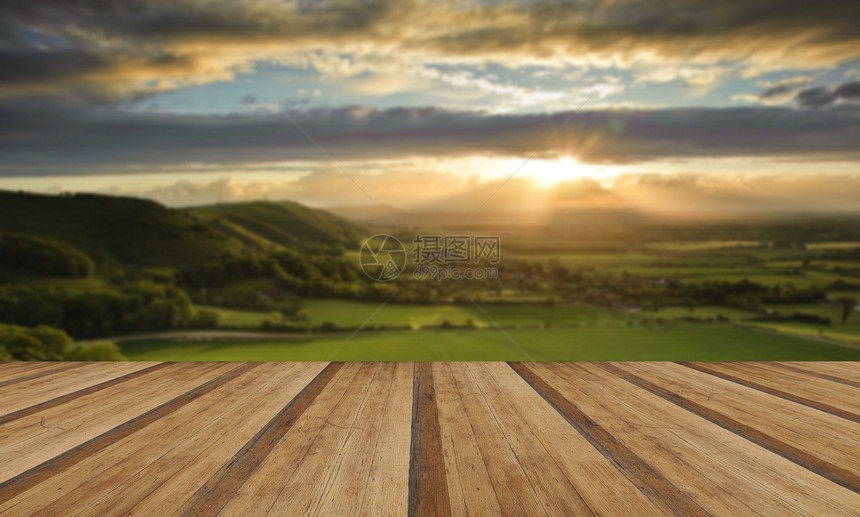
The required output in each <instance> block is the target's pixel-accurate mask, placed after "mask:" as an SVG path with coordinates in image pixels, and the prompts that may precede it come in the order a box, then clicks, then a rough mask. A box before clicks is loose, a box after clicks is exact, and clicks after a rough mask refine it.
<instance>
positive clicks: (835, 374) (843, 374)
mask: <svg viewBox="0 0 860 517" xmlns="http://www.w3.org/2000/svg"><path fill="white" fill-rule="evenodd" d="M769 364H771V365H773V366H777V367H779V368H785V369H789V370H794V371H796V372H800V373H804V374H807V375H815V376H818V377H821V378H822V379H827V380H831V381H833V382H838V383H841V384H846V385H848V386H854V387H855V388H860V363H856V362H854V363H847V364H842V363H818V362H805V363H798V362H784V363H769Z"/></svg>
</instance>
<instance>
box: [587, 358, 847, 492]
mask: <svg viewBox="0 0 860 517" xmlns="http://www.w3.org/2000/svg"><path fill="white" fill-rule="evenodd" d="M601 367H603V368H605V369H606V370H607V371H609V372H611V373H614V374H616V375H618V376H619V377H621V378H623V379H625V380H627V381H629V382H630V383H631V384H634V385H636V386H639V387H640V388H643V389H646V390H648V391H650V392H651V393H654V394H656V395H659V396H661V397H663V398H665V399H666V400H669V401H670V402H672V403H674V404H676V405H677V406H679V407H681V408H683V409H686V410H687V411H691V412H693V413H696V414H697V415H699V416H702V417H704V418H706V419H708V420H710V421H711V422H713V423H715V424H717V425H719V426H721V427H724V428H726V429H729V430H731V431H732V432H734V433H737V434H739V435H741V436H743V437H745V438H747V439H748V440H750V441H753V442H755V443H757V444H758V445H760V446H762V447H764V448H766V449H768V450H770V451H772V452H775V453H777V454H779V455H781V456H784V457H785V458H788V459H789V460H791V461H793V462H795V463H797V464H798V465H800V466H802V467H804V468H806V469H808V470H811V471H813V472H815V473H817V474H819V475H821V476H824V477H826V478H827V479H830V480H831V481H833V482H835V483H838V484H840V485H842V486H844V487H846V488H848V489H850V490H852V491H854V492H857V493H860V475H858V469H860V448H858V447H857V444H858V443H860V428H858V427H857V426H856V424H853V423H852V422H845V421H844V420H842V419H838V418H836V417H830V416H829V415H826V414H823V413H818V414H809V412H810V411H812V410H810V409H809V408H804V407H803V406H801V405H798V404H794V406H795V407H785V406H786V403H787V402H786V401H784V400H782V399H781V398H777V397H772V396H770V395H767V394H760V393H757V392H756V391H755V390H752V389H749V388H747V389H746V391H744V392H742V393H740V395H738V394H737V392H736V391H734V388H733V387H731V386H728V385H727V384H726V383H729V384H734V383H731V382H730V381H725V380H722V379H714V378H713V377H712V376H709V375H707V374H704V373H700V372H697V371H693V370H689V369H687V368H684V367H683V366H679V365H659V366H656V367H655V366H649V367H639V368H636V367H635V366H631V365H626V364H625V365H623V366H622V367H619V366H617V365H614V364H608V363H603V364H601ZM678 368H681V369H684V370H687V372H690V373H689V374H688V373H687V372H681V371H679V370H678ZM634 372H635V373H634ZM708 377H710V378H708ZM654 381H657V382H654ZM721 390H722V391H721ZM718 394H722V395H725V396H727V402H723V400H722V398H718V397H716V396H715V395H718ZM762 397H770V404H769V406H765V407H767V408H768V410H769V411H767V412H763V411H762V406H761V405H760V404H758V402H759V401H761V400H762ZM708 402H710V403H711V406H712V407H716V408H718V409H712V407H709V406H708ZM788 404H793V403H790V402H788ZM828 417H829V418H828ZM828 419H830V421H828ZM834 419H835V420H837V421H834ZM852 426H853V427H852ZM816 435H818V436H821V437H822V438H824V440H822V441H816V440H809V436H816ZM846 438H848V439H847V440H846Z"/></svg>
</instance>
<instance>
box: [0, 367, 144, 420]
mask: <svg viewBox="0 0 860 517" xmlns="http://www.w3.org/2000/svg"><path fill="white" fill-rule="evenodd" d="M155 364H158V363H136V362H121V363H79V365H80V366H79V367H77V368H75V369H74V370H71V371H69V370H66V371H61V372H56V373H52V374H50V375H45V376H41V377H38V378H34V379H30V380H28V381H26V382H21V383H17V384H14V385H9V386H6V387H3V388H0V415H6V414H9V413H14V412H16V411H20V410H22V409H26V408H28V407H31V406H34V405H37V404H41V403H43V402H46V401H49V400H51V399H55V398H57V397H61V396H63V395H67V394H69V393H73V392H75V391H78V390H81V389H85V388H88V387H90V386H93V385H94V384H98V383H100V382H104V381H107V380H110V379H114V378H116V377H120V376H122V375H125V374H128V373H132V372H136V371H138V370H143V369H145V368H149V367H151V366H153V365H155Z"/></svg>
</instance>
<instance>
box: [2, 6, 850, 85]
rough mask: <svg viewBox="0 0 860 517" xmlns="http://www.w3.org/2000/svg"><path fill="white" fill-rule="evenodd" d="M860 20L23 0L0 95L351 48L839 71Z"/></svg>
mask: <svg viewBox="0 0 860 517" xmlns="http://www.w3.org/2000/svg"><path fill="white" fill-rule="evenodd" d="M858 19H860V2H855V1H844V0H843V1H840V0H820V1H816V2H809V1H806V0H757V1H740V0H728V1H723V2H714V1H712V0H675V1H673V2H668V3H667V2H665V1H658V0H588V1H583V2H577V3H576V4H572V3H570V2H561V1H553V0H544V1H537V2H525V1H523V2H501V3H480V2H479V3H466V4H462V3H448V2H433V3H421V4H420V8H418V7H416V2H414V1H412V0H365V1H345V0H344V1H341V0H337V1H321V2H304V1H300V2H281V1H274V0H271V1H269V0H261V1H256V0H254V1H251V0H246V1H233V2H210V1H207V0H173V1H167V0H123V1H121V2H120V1H115V0H75V1H66V0H39V1H21V0H12V1H8V2H3V3H0V20H2V22H0V39H3V45H2V47H3V49H4V50H3V52H2V53H0V70H4V71H6V73H5V75H4V76H3V77H0V93H2V92H3V91H4V90H5V92H6V94H7V95H9V94H15V93H16V92H20V88H19V89H14V88H12V89H11V90H10V86H16V85H33V84H35V85H39V86H41V87H47V86H50V85H56V84H55V83H57V82H58V81H59V82H61V83H64V82H68V81H69V80H70V79H73V78H75V79H77V80H79V81H85V82H86V81H89V82H93V81H98V82H99V84H100V85H102V86H103V87H108V86H107V85H106V83H107V82H108V81H109V80H113V81H116V82H118V83H127V82H132V83H133V82H135V81H150V80H153V79H158V78H159V74H161V76H162V77H170V78H177V79H179V78H184V79H187V80H190V81H191V82H194V81H198V82H200V81H204V82H205V81H209V80H218V79H219V78H221V79H223V74H224V72H226V71H229V70H234V69H235V68H236V67H238V66H241V65H243V64H247V63H253V62H255V61H260V60H275V61H276V60H277V59H278V57H279V56H283V55H285V54H288V53H290V52H293V51H307V50H318V49H322V50H329V51H333V52H335V53H338V52H349V51H350V47H349V45H351V44H352V45H354V46H355V47H353V48H361V49H364V50H367V49H371V50H372V49H379V48H384V49H385V50H384V52H392V51H398V50H399V51H403V52H412V53H417V54H419V55H421V56H423V57H426V58H427V59H445V58H454V59H457V58H462V57H467V56H471V57H478V58H481V59H484V58H490V59H498V60H505V61H510V60H517V59H525V60H528V59H534V58H544V59H553V60H557V59H579V60H585V61H588V60H602V61H604V62H605V61H608V60H612V61H615V62H630V61H632V60H635V59H646V60H648V59H658V60H660V59H663V60H667V59H668V60H685V59H697V60H701V61H703V62H709V63H715V62H718V61H720V60H730V61H735V62H739V63H741V64H748V65H750V66H752V67H756V66H761V67H765V68H766V67H773V66H781V65H788V64H795V65H798V64H806V65H817V66H832V65H835V64H838V63H841V62H845V61H848V60H851V59H857V58H860V24H858V23H857V20H858ZM141 69H143V70H141ZM147 70H148V71H149V73H148V75H147V74H145V73H143V72H146V71H147ZM219 72H220V73H219ZM59 86H63V84H60V85H59ZM10 92H11V93H10Z"/></svg>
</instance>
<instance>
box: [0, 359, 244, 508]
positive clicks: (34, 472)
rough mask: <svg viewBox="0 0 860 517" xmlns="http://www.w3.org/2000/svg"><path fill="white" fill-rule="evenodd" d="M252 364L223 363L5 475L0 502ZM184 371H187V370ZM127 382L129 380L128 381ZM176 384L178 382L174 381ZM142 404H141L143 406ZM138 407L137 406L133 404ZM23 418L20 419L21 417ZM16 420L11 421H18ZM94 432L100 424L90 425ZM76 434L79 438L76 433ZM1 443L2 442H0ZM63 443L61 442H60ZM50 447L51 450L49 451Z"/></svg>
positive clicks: (134, 430) (62, 469)
mask: <svg viewBox="0 0 860 517" xmlns="http://www.w3.org/2000/svg"><path fill="white" fill-rule="evenodd" d="M254 366H255V365H253V364H244V365H239V366H236V365H235V364H233V365H231V364H227V365H225V367H224V368H219V369H217V370H214V372H215V373H220V372H221V371H223V370H226V372H224V373H221V375H219V376H218V377H215V378H214V379H211V380H208V381H206V382H204V383H203V384H198V385H197V386H196V387H194V388H192V389H191V390H188V391H186V392H185V393H182V394H181V395H179V396H176V397H173V398H172V399H170V400H168V401H166V402H164V403H162V404H161V405H159V406H157V407H154V408H152V409H150V410H148V411H146V412H145V413H143V414H139V415H138V416H136V417H135V418H133V419H131V420H128V421H125V423H123V424H120V425H118V426H116V427H113V428H109V430H108V431H106V432H103V433H101V434H99V435H97V436H95V437H94V438H91V439H90V440H87V441H85V442H80V443H79V444H78V445H76V446H75V447H73V448H71V449H66V450H65V452H63V453H62V454H60V455H58V456H54V457H52V458H51V459H50V460H48V461H45V462H44V463H37V464H36V465H35V466H33V467H32V468H30V469H29V470H26V471H23V472H21V473H20V474H18V475H16V476H15V477H13V478H10V479H7V480H6V481H4V482H3V483H0V503H3V502H5V501H8V500H9V499H11V498H12V497H15V496H16V495H18V494H20V493H22V492H24V491H26V490H29V489H30V488H32V487H34V486H35V485H37V484H39V483H41V482H43V481H44V480H46V479H49V478H51V477H53V476H55V475H57V474H58V473H60V472H63V471H64V470H66V469H68V468H69V467H70V466H72V465H74V464H76V463H78V462H80V461H81V460H83V459H84V458H87V457H89V456H91V455H92V454H94V453H96V452H97V451H99V450H101V449H103V448H105V447H107V446H109V445H110V444H113V443H115V442H117V441H119V440H121V439H122V438H125V437H126V436H129V435H131V434H133V433H134V432H136V431H138V430H140V429H142V428H143V427H145V426H147V425H149V424H150V423H152V422H154V421H155V420H157V419H159V418H161V417H162V416H164V415H167V414H170V413H171V412H173V411H174V410H176V409H177V408H179V407H181V406H183V405H185V404H187V403H189V402H191V401H192V400H194V399H196V398H198V397H200V396H202V395H204V394H206V393H208V392H209V391H212V390H213V389H215V388H216V387H218V386H220V385H221V384H223V383H225V382H227V381H229V380H230V379H232V378H235V377H236V376H238V375H241V374H242V373H244V372H245V371H247V370H249V369H251V368H253V367H254ZM178 369H179V368H176V367H175V368H173V370H178ZM184 373H186V374H187V371H185V372H184ZM132 382H133V381H132ZM195 383H199V380H196V381H195ZM129 384H130V383H129ZM177 384H179V383H177ZM144 407H145V406H144ZM137 409H138V410H139V408H137ZM22 420H24V419H22ZM18 422H20V421H17V422H15V423H18ZM99 424H100V426H101V425H105V424H103V422H99ZM111 424H113V422H107V424H106V425H108V426H110V425H111ZM93 427H94V428H95V429H96V431H91V432H98V430H100V429H101V427H95V426H93ZM76 438H78V439H79V438H80V437H79V436H76ZM0 443H2V442H0ZM63 446H64V447H65V444H64V445H63ZM52 452H53V451H51V453H52ZM32 456H36V457H37V458H39V459H41V456H43V455H31V457H29V458H27V461H26V462H25V461H21V460H18V458H16V460H17V461H15V462H14V463H13V466H14V468H10V467H8V466H7V468H6V470H8V471H12V472H14V471H15V470H18V469H20V468H21V466H22V465H27V464H30V463H32V462H33V457H32Z"/></svg>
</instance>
